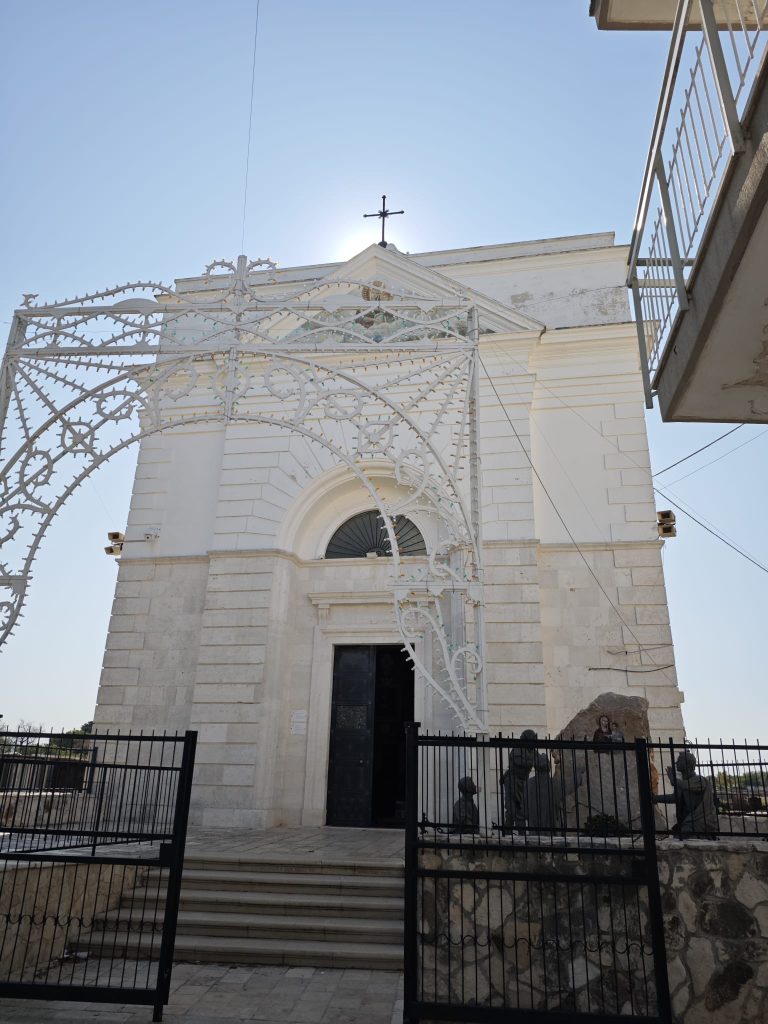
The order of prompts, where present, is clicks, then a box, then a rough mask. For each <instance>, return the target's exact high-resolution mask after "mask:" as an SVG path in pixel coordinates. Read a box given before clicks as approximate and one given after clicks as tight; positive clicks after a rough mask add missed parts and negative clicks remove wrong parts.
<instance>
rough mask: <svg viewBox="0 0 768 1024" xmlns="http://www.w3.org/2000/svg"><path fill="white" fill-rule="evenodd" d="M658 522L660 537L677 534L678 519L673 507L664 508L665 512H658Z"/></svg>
mask: <svg viewBox="0 0 768 1024" xmlns="http://www.w3.org/2000/svg"><path fill="white" fill-rule="evenodd" d="M656 522H657V524H658V529H659V536H660V537H676V536H677V525H676V524H677V519H676V517H675V513H674V512H673V511H672V510H671V509H664V511H663V512H657V513H656Z"/></svg>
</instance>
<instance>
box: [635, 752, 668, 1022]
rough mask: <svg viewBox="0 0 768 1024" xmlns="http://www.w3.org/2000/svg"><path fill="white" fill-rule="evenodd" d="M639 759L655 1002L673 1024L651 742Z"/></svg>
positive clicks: (664, 1018) (660, 1014) (662, 1018)
mask: <svg viewBox="0 0 768 1024" xmlns="http://www.w3.org/2000/svg"><path fill="white" fill-rule="evenodd" d="M635 757H636V759H637V789H638V795H639V797H640V821H641V824H642V829H643V854H644V860H645V867H646V876H645V884H646V889H647V891H648V917H649V921H650V926H651V941H652V943H653V972H654V978H655V980H656V1002H657V1009H658V1018H659V1020H660V1021H662V1022H663V1024H671V1022H672V1001H671V998H670V994H669V976H668V974H667V948H666V943H665V941H664V917H663V912H662V907H661V888H660V886H659V861H658V856H657V853H656V820H655V817H654V809H653V790H652V789H651V766H650V762H649V758H648V742H647V740H644V739H642V738H640V739H637V740H635Z"/></svg>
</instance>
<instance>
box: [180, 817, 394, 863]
mask: <svg viewBox="0 0 768 1024" xmlns="http://www.w3.org/2000/svg"><path fill="white" fill-rule="evenodd" d="M404 847H405V834H404V832H403V830H402V829H396V828H332V827H329V826H327V825H323V826H321V827H319V828H269V829H265V830H264V831H261V832H257V831H256V830H255V829H245V828H244V829H226V830H224V829H204V828H196V827H194V826H193V827H191V828H190V829H189V833H188V835H187V854H188V855H189V856H194V855H196V854H201V853H204V854H206V856H223V857H233V856H237V857H243V858H247V857H249V856H251V857H270V858H274V859H275V860H287V861H290V860H293V859H295V858H296V857H299V858H302V859H303V858H306V857H308V858H311V859H313V860H320V861H322V860H347V861H349V860H351V861H361V862H365V861H367V860H395V861H398V862H402V860H403V855H404Z"/></svg>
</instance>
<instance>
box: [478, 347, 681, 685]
mask: <svg viewBox="0 0 768 1024" xmlns="http://www.w3.org/2000/svg"><path fill="white" fill-rule="evenodd" d="M477 357H478V360H479V362H480V365H481V366H482V368H483V370H484V371H485V376H486V378H487V380H488V383H489V384H490V385H491V388H492V390H493V393H494V394H495V396H496V400H497V401H498V403H499V405H500V407H501V410H502V412H503V413H504V415H505V417H506V419H507V422H508V423H509V425H510V427H511V428H512V433H513V434H514V435H515V438H516V440H517V443H518V444H519V445H520V449H521V451H522V452H523V454H524V455H525V457H526V459H527V461H528V464H529V465H530V467H531V472H532V473H533V475H534V476H535V477H536V479H537V480H538V481H539V484H540V486H541V489H542V491H543V492H544V494H545V495H546V496H547V500H548V501H549V503H550V505H551V506H552V509H553V511H554V513H555V515H556V516H557V518H558V519H559V520H560V523H561V524H562V527H563V529H564V530H565V532H566V533H567V534H568V537H569V539H570V541H571V543H572V544H573V546H574V547H575V548H576V551H577V552H578V554H579V557H580V558H581V560H582V562H583V563H584V565H585V566H586V568H587V571H588V572H589V574H590V576H591V577H592V579H593V580H594V581H595V583H596V584H597V586H598V587H599V589H600V591H601V593H602V595H603V597H604V598H605V599H606V601H607V602H608V604H609V605H610V606H611V608H612V609H613V610H614V612H615V613H616V617H617V618H618V620H619V622H621V624H622V625H623V626H624V627H625V628H626V630H627V632H628V633H629V635H630V636H631V637H632V639H633V640H634V641H635V643H636V644H637V645H638V647H642V644H641V642H640V640H639V639H638V637H637V636H636V635H635V632H634V630H633V629H632V627H631V626H630V625H629V623H628V622H627V621H626V619H625V618H624V616H623V615H622V614H621V612H620V611H619V609H618V608H617V607H616V605H615V604H614V602H613V601H612V599H611V596H610V594H609V593H608V591H607V590H606V589H605V587H604V586H603V584H602V583H601V582H600V579H599V578H598V576H597V574H596V573H595V570H594V569H593V568H592V566H591V565H590V564H589V561H588V559H587V557H586V555H585V554H584V552H583V551H582V549H581V547H580V546H579V543H578V541H577V540H576V538H575V537H574V535H573V534H572V533H571V531H570V529H569V527H568V524H567V523H566V521H565V519H564V518H563V516H562V514H561V512H560V509H559V508H558V507H557V505H556V504H555V500H554V498H553V497H552V495H551V494H550V493H549V491H548V489H547V486H546V484H545V483H544V481H543V480H542V478H541V475H540V474H539V471H538V469H537V468H536V466H535V465H534V464H533V459H532V458H531V455H530V453H529V451H528V449H527V448H526V447H525V445H524V444H523V441H522V438H521V437H520V434H519V433H518V431H517V428H516V427H515V424H514V423H513V422H512V418H511V416H510V415H509V413H508V412H507V408H506V406H505V405H504V403H503V402H502V400H501V395H500V394H499V392H498V389H497V387H496V385H495V383H494V381H493V378H492V377H491V375H490V374H489V372H488V367H487V366H486V365H485V362H484V360H483V357H482V356H481V355H480V352H479V350H478V353H477ZM648 657H649V658H650V659H651V665H652V666H653V667H651V666H648V669H649V671H659V672H664V674H665V675H667V673H666V671H665V667H663V666H657V665H656V663H655V662H654V661H653V658H652V657H651V656H650V655H648ZM669 667H671V666H669ZM621 671H623V669H622V670H621ZM667 679H669V681H670V682H673V681H672V680H671V678H670V677H669V676H667ZM673 685H676V684H674V683H673Z"/></svg>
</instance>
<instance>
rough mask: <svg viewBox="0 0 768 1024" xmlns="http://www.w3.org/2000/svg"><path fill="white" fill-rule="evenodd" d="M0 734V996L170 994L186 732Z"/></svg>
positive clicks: (116, 998) (155, 997)
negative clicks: (71, 735)
mask: <svg viewBox="0 0 768 1024" xmlns="http://www.w3.org/2000/svg"><path fill="white" fill-rule="evenodd" d="M70 742H71V738H70V737H68V736H67V735H66V734H56V733H38V734H29V733H2V734H0V997H3V996H7V997H11V998H34V999H69V1000H71V999H75V1000H91V1001H99V1002H119V1003H143V1004H148V1005H152V1006H154V1019H155V1020H160V1019H161V1016H162V1008H163V1005H164V1004H165V1003H167V1002H168V996H169V991H170V980H171V968H172V963H173V950H174V943H175V935H176V920H177V915H178V906H179V893H180V886H181V874H182V869H183V861H184V848H185V839H186V827H187V817H188V812H189V800H190V792H191V785H192V771H193V765H194V754H195V742H196V734H195V733H192V732H189V733H186V734H185V735H181V736H163V735H158V736H142V735H120V734H119V733H118V734H94V735H89V736H86V737H82V738H81V737H78V738H77V741H76V744H75V745H74V746H73V747H70V748H67V744H68V743H70Z"/></svg>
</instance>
